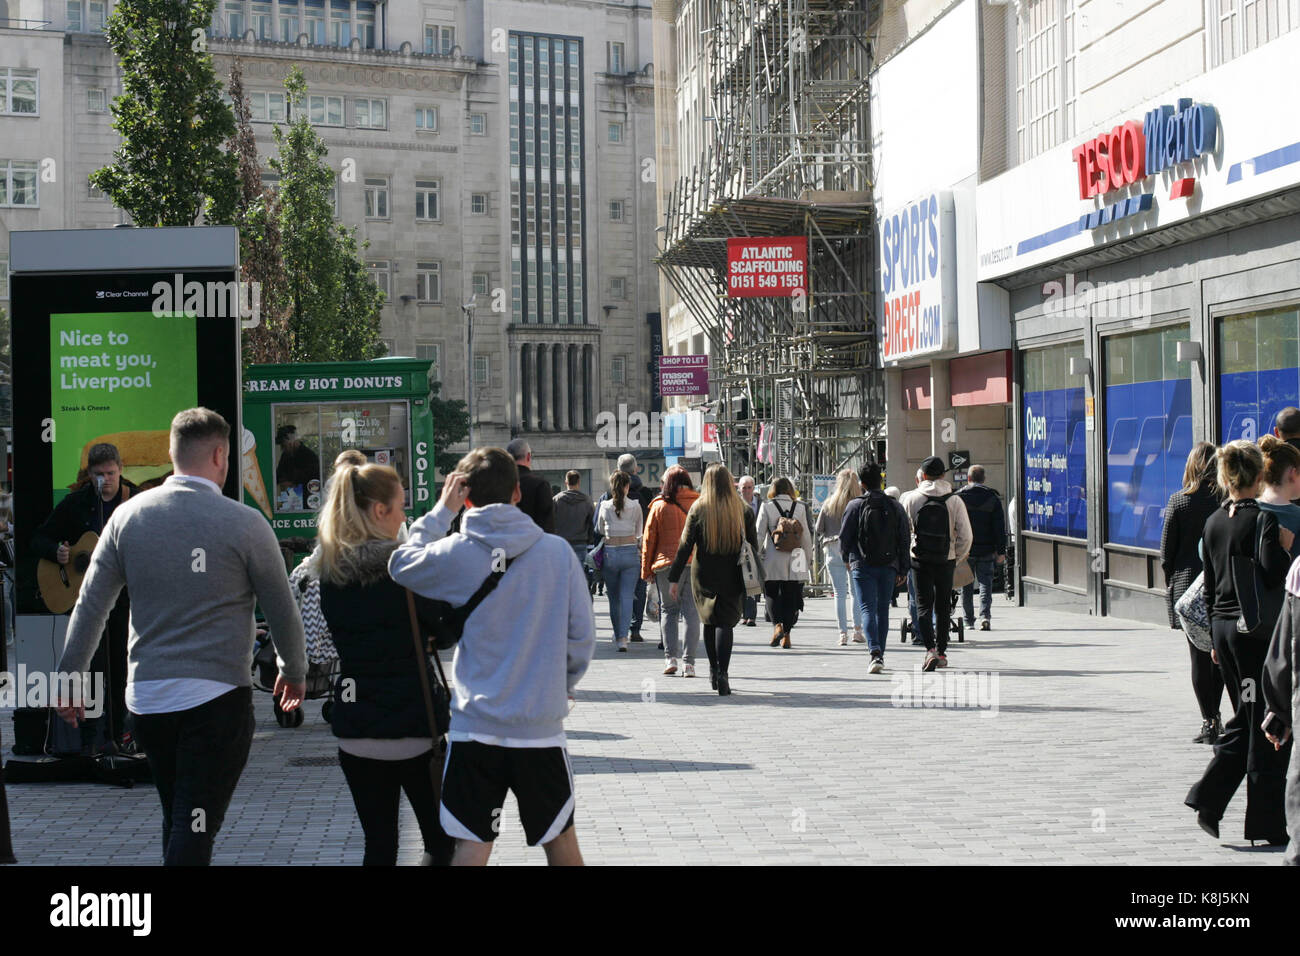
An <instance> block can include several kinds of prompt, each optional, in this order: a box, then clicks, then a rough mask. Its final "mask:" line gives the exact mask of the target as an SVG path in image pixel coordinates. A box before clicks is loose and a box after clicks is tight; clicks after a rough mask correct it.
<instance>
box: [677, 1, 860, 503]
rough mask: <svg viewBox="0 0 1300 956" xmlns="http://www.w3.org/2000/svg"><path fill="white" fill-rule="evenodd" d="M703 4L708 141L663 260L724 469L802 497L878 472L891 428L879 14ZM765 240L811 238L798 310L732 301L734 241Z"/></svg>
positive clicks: (834, 6) (829, 4)
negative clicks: (695, 340)
mask: <svg viewBox="0 0 1300 956" xmlns="http://www.w3.org/2000/svg"><path fill="white" fill-rule="evenodd" d="M703 3H704V4H705V5H706V8H707V10H708V12H709V16H708V17H707V22H709V23H711V24H712V27H711V28H710V30H709V31H708V32H707V33H706V37H705V40H704V47H705V51H706V53H705V56H706V60H705V62H707V77H706V81H705V87H706V89H707V94H706V95H707V98H708V106H709V108H710V110H711V113H712V115H711V116H707V117H705V118H704V119H705V125H706V127H708V128H710V129H709V133H708V134H707V140H708V141H707V142H706V144H705V146H704V148H703V150H702V155H701V157H700V159H699V161H698V162H697V163H696V164H695V165H694V167H693V168H692V169H691V170H690V171H689V172H686V173H685V174H684V175H682V176H681V177H680V178H679V179H678V180H677V182H676V184H675V185H674V187H673V189H672V192H671V194H670V196H669V198H668V202H667V207H666V216H665V223H664V235H663V245H662V249H661V252H660V255H659V256H658V258H657V260H656V261H657V263H658V265H659V267H660V269H661V271H662V273H663V275H664V276H665V278H666V279H667V281H668V282H669V284H670V285H671V286H672V288H673V290H674V291H675V292H676V294H677V295H678V296H679V297H680V299H681V302H682V304H683V306H684V307H685V308H686V309H687V310H688V311H689V312H690V314H691V315H692V316H693V318H694V319H695V321H696V322H697V323H698V324H699V326H700V328H701V329H702V330H703V331H704V333H705V334H706V335H707V336H708V338H709V341H710V345H711V349H710V351H711V354H712V356H713V368H712V370H711V379H712V381H713V382H714V383H716V385H717V388H718V396H717V397H718V401H717V403H716V406H715V411H716V418H717V421H718V425H719V428H718V431H719V441H720V445H721V451H722V455H723V460H724V461H726V462H727V463H728V464H729V466H730V467H731V468H732V469H733V470H734V471H736V472H737V473H738V474H739V473H744V472H749V473H751V474H754V475H755V476H756V477H757V478H759V479H760V480H768V479H770V478H772V477H775V476H777V475H787V476H789V477H791V478H793V479H794V480H795V481H796V483H797V484H798V485H799V486H800V488H801V490H802V491H803V492H804V493H808V492H810V491H811V483H812V476H813V475H816V474H833V473H834V472H835V471H837V470H838V469H839V468H842V467H844V466H845V465H847V464H849V463H850V462H859V463H860V462H862V461H865V460H869V459H873V458H875V456H876V444H875V443H876V441H878V440H879V439H880V437H881V435H882V433H883V428H884V421H885V409H884V388H883V379H882V372H881V370H880V369H881V363H880V357H879V351H878V336H877V330H876V323H875V318H874V296H873V291H872V290H873V281H872V280H873V256H872V243H873V235H874V226H873V221H872V209H871V203H870V189H871V137H870V128H869V103H868V73H869V69H870V59H871V50H870V43H869V41H868V36H869V24H870V23H871V22H874V19H875V15H876V13H877V12H878V11H877V9H876V3H875V0H870V2H869V0H703ZM764 236H803V237H805V238H806V239H807V243H808V272H807V276H808V288H807V290H806V295H805V296H801V297H796V298H729V297H728V295H727V287H726V271H727V240H728V239H729V238H739V237H747V238H753V237H764ZM769 436H770V438H771V439H772V440H771V446H770V447H771V454H770V455H768V454H763V455H762V460H760V458H759V454H758V443H759V439H760V437H763V438H767V437H769ZM767 447H768V446H767V444H766V443H765V444H764V448H765V449H766V448H767Z"/></svg>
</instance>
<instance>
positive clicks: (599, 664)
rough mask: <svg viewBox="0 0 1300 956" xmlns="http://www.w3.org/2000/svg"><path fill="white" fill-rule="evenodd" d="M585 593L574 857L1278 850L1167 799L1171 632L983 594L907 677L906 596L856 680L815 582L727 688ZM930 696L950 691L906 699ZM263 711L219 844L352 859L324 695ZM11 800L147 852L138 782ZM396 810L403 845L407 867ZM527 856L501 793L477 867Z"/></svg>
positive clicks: (748, 651) (32, 837)
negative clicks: (943, 656) (587, 614)
mask: <svg viewBox="0 0 1300 956" xmlns="http://www.w3.org/2000/svg"><path fill="white" fill-rule="evenodd" d="M900 603H904V602H900ZM596 610H597V620H598V624H599V626H600V630H599V638H600V643H599V646H598V648H597V651H596V657H595V659H594V660H593V662H592V665H591V669H590V670H589V671H588V673H587V676H586V678H585V679H584V680H583V682H582V684H581V685H580V687H579V690H578V701H577V704H576V706H575V708H574V710H573V712H572V715H571V717H570V719H569V722H568V728H569V731H568V736H569V746H570V752H571V754H572V758H573V769H574V773H575V775H576V782H577V797H578V804H577V825H578V831H579V840H580V843H581V846H582V849H583V851H584V854H585V856H586V860H587V862H588V863H589V864H647V863H649V864H657V863H664V864H728V863H740V864H745V863H785V864H824V863H855V864H858V863H886V864H913V863H920V864H933V863H949V864H962V863H973V864H978V863H1002V864H1043V863H1048V864H1055V863H1071V864H1090V863H1120V864H1225V865H1240V864H1254V865H1280V864H1281V861H1282V860H1281V850H1280V849H1279V850H1270V849H1265V848H1262V847H1261V848H1259V849H1251V847H1250V844H1249V843H1247V842H1246V841H1244V840H1242V839H1241V832H1242V814H1243V810H1244V796H1245V795H1244V792H1243V793H1240V794H1239V795H1238V799H1237V801H1235V802H1234V804H1233V805H1232V806H1231V807H1230V809H1229V811H1228V814H1227V816H1226V817H1225V818H1224V820H1223V823H1222V828H1221V832H1222V839H1221V840H1213V839H1211V838H1210V837H1208V836H1207V835H1206V834H1204V833H1203V832H1202V831H1201V830H1200V829H1198V828H1197V826H1196V824H1195V820H1194V817H1193V814H1192V812H1191V811H1190V810H1188V809H1186V808H1185V807H1184V806H1183V805H1182V801H1183V797H1184V795H1185V794H1186V792H1187V789H1188V787H1189V786H1190V785H1191V783H1192V782H1193V781H1194V780H1195V779H1196V777H1197V775H1198V774H1199V773H1200V772H1201V771H1202V770H1203V769H1204V767H1205V764H1206V761H1208V759H1209V757H1210V748H1208V747H1205V746H1199V745H1196V744H1193V743H1192V742H1191V738H1192V737H1193V736H1195V734H1196V732H1197V731H1198V729H1199V726H1200V718H1199V716H1198V714H1197V711H1196V707H1195V702H1194V699H1193V697H1192V691H1191V687H1190V681H1189V676H1188V659H1187V651H1186V649H1185V647H1184V638H1183V637H1182V635H1180V634H1177V633H1174V632H1171V631H1169V630H1167V629H1164V628H1157V627H1148V626H1145V625H1138V624H1132V623H1126V622H1123V621H1119V620H1116V619H1096V618H1090V617H1085V616H1079V615H1075V614H1065V613H1055V612H1052V611H1050V610H1043V609H1036V610H1028V609H1017V608H1012V607H1010V606H1009V605H1008V604H1007V603H1006V602H1005V601H1004V600H1003V599H1002V598H1001V597H998V598H997V600H996V602H995V604H994V615H995V618H994V626H995V630H993V631H992V632H990V633H987V634H981V633H970V634H969V635H968V638H967V640H966V642H965V643H964V644H959V643H954V644H953V645H952V647H951V649H950V651H949V659H950V661H951V666H950V667H949V668H948V670H947V671H940V672H938V673H937V674H936V675H920V674H919V671H918V670H916V668H917V667H918V666H919V664H920V661H921V657H922V653H923V651H922V649H921V648H919V647H913V646H912V645H911V644H901V643H899V640H898V621H899V620H900V619H901V615H902V614H903V613H905V612H904V610H903V609H901V608H900V609H898V610H895V611H894V612H893V613H892V615H891V618H892V623H893V625H894V627H893V631H892V633H891V640H890V644H889V648H888V652H887V655H886V664H887V668H888V669H887V670H886V672H885V673H884V674H881V675H869V674H868V673H867V664H868V661H869V655H868V652H867V649H866V646H865V645H850V646H849V647H847V648H841V647H838V646H837V643H838V634H837V632H836V630H835V626H834V619H833V610H832V606H831V602H830V600H829V599H814V598H809V599H808V601H807V608H806V610H805V613H804V616H803V618H802V620H801V621H800V623H799V625H798V626H797V627H796V628H795V631H794V638H793V640H794V647H793V648H792V649H791V650H781V649H772V648H769V647H768V645H767V640H766V638H765V637H764V634H765V633H766V634H767V635H769V636H770V633H771V631H770V627H769V628H766V629H765V628H764V626H763V625H762V623H761V622H760V625H759V626H758V627H754V628H739V629H738V630H737V635H738V644H737V648H736V651H735V655H734V657H733V660H732V664H731V678H732V685H733V688H734V693H733V694H732V696H731V697H730V698H719V697H718V696H717V695H716V694H715V693H713V692H711V691H710V689H709V682H708V664H707V661H706V660H705V657H704V654H703V647H702V646H701V648H700V657H699V663H698V667H699V671H700V676H699V677H698V678H696V679H693V680H688V679H685V678H681V677H665V676H663V675H662V674H661V673H660V672H661V671H662V669H663V661H662V654H661V652H660V651H658V650H657V649H656V647H655V643H656V641H657V639H658V631H657V626H656V625H655V624H654V623H653V622H647V626H646V629H645V631H644V636H645V638H646V643H643V644H633V645H632V647H631V651H630V652H629V653H627V654H620V653H617V652H616V651H615V650H614V647H613V645H612V642H611V641H610V639H609V638H610V630H609V618H608V615H607V613H606V604H605V601H604V599H603V598H598V599H597V603H596ZM981 675H982V677H981ZM932 678H933V679H932ZM935 681H940V682H943V685H942V687H940V686H939V684H938V683H936V682H935ZM932 685H933V686H932ZM939 699H943V700H944V702H945V703H947V704H949V706H945V707H938V706H920V705H922V704H927V703H929V704H937V702H938V700H939ZM907 703H912V704H916V705H917V706H900V705H902V704H907ZM960 703H966V704H973V705H977V706H965V707H958V706H951V704H960ZM256 706H257V712H258V718H259V719H258V730H257V735H256V738H255V739H254V742H253V752H252V756H251V758H250V761H249V765H248V767H247V769H246V770H245V771H244V775H243V778H242V780H241V782H240V785H239V789H238V790H237V791H236V794H235V798H234V801H233V803H232V805H231V808H230V812H229V814H228V816H227V818H226V823H225V827H224V829H223V830H222V833H221V836H220V838H219V839H218V842H217V848H216V853H215V856H214V861H213V862H214V863H220V864H290V863H291V864H298V865H310V864H349V865H355V864H359V863H360V862H361V855H362V835H361V830H360V826H359V824H358V823H357V819H356V814H355V812H354V810H353V806H352V800H351V797H350V795H349V793H348V790H347V787H346V785H345V784H344V781H343V775H342V773H341V772H340V770H339V767H338V763H337V759H336V755H337V750H336V748H335V746H334V738H333V736H332V735H331V734H330V732H329V728H328V726H327V725H326V724H325V723H324V722H323V721H322V719H321V717H320V707H321V704H320V702H319V701H313V702H309V703H308V704H307V719H306V721H305V722H304V724H303V725H302V726H301V727H300V728H298V729H296V730H286V729H281V728H280V727H278V726H276V723H275V720H274V717H273V715H272V711H271V701H270V697H269V696H268V695H266V694H257V695H256ZM1224 708H1225V710H1227V709H1228V703H1227V701H1226V699H1225V701H1224ZM3 720H4V722H5V729H6V733H5V739H6V743H9V742H11V741H12V733H11V727H12V724H11V721H10V717H9V715H8V714H7V713H6V714H4V715H3ZM9 800H10V806H11V813H12V816H13V825H14V843H15V852H16V853H17V855H18V858H19V860H20V861H21V862H22V863H42V864H153V863H156V862H158V861H159V859H160V855H161V850H160V846H161V841H160V839H159V830H160V825H161V813H160V811H159V807H158V802H157V795H156V793H155V791H154V790H153V788H152V787H150V786H139V787H136V788H135V789H132V790H126V789H117V788H111V787H106V786H92V785H80V784H77V785H60V786H53V785H41V786H37V785H11V786H10V787H9ZM403 813H404V816H403V822H402V854H401V862H414V861H415V860H416V859H418V856H419V852H420V845H419V834H418V831H417V829H416V827H415V820H414V817H413V816H412V815H411V813H410V811H409V808H406V807H405V805H404V809H403ZM543 859H544V858H543V854H542V852H541V851H540V850H539V849H532V848H529V847H527V846H526V845H525V844H524V839H523V833H522V830H521V828H520V826H519V822H518V815H517V813H516V810H515V806H514V802H513V798H511V799H510V800H509V801H508V804H507V806H506V808H505V809H504V811H503V815H502V827H501V836H500V838H499V839H498V841H497V849H496V851H495V853H494V855H493V862H495V863H503V864H505V863H510V864H520V863H527V864H541V863H542V862H543Z"/></svg>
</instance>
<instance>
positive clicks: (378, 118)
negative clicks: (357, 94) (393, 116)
mask: <svg viewBox="0 0 1300 956" xmlns="http://www.w3.org/2000/svg"><path fill="white" fill-rule="evenodd" d="M352 116H353V119H354V121H355V122H356V125H357V128H358V129H387V128H388V101H387V100H374V99H362V98H358V99H355V100H353V101H352Z"/></svg>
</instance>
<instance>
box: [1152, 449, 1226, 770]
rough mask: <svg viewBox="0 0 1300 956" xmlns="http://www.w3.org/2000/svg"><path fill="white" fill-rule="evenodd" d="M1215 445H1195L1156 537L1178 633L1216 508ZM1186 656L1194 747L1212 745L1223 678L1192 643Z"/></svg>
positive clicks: (1207, 655)
mask: <svg viewBox="0 0 1300 956" xmlns="http://www.w3.org/2000/svg"><path fill="white" fill-rule="evenodd" d="M1214 471H1215V460H1214V445H1212V444H1211V443H1210V442H1208V441H1203V442H1200V443H1198V444H1197V446H1196V447H1195V448H1193V449H1192V451H1191V454H1189V455H1188V456H1187V467H1186V468H1185V469H1184V470H1183V487H1182V488H1181V489H1180V490H1179V491H1176V492H1174V493H1173V495H1172V496H1170V498H1169V505H1168V507H1167V508H1166V509H1165V526H1164V530H1163V531H1162V532H1161V535H1160V565H1161V567H1162V568H1164V572H1165V585H1166V587H1167V589H1168V590H1167V592H1166V598H1167V600H1168V602H1169V626H1170V627H1172V628H1174V629H1175V630H1182V625H1181V624H1179V622H1178V615H1177V614H1175V613H1174V605H1175V604H1177V603H1178V599H1179V598H1181V597H1182V596H1183V592H1185V591H1186V590H1187V589H1188V588H1189V587H1191V584H1192V582H1193V581H1195V580H1196V576H1197V575H1198V574H1200V573H1201V568H1202V563H1201V555H1200V551H1199V548H1200V544H1201V533H1202V532H1203V531H1204V530H1205V522H1206V521H1207V520H1209V517H1210V515H1212V514H1214V512H1215V510H1216V509H1217V508H1218V507H1219V491H1218V487H1217V486H1216V485H1215V483H1214ZM1187 650H1188V651H1189V652H1190V654H1191V657H1192V691H1193V693H1195V694H1196V703H1197V705H1198V706H1199V707H1200V710H1201V732H1200V733H1199V734H1197V736H1196V737H1195V738H1194V740H1193V743H1198V744H1212V743H1214V742H1215V741H1216V740H1218V739H1219V735H1220V734H1222V733H1223V721H1222V719H1220V717H1219V705H1220V702H1221V701H1222V700H1223V672H1222V671H1221V670H1219V665H1218V664H1216V663H1214V661H1213V660H1212V659H1211V657H1210V652H1209V651H1203V650H1201V649H1200V648H1198V647H1197V646H1196V645H1195V644H1193V643H1192V642H1191V641H1188V642H1187Z"/></svg>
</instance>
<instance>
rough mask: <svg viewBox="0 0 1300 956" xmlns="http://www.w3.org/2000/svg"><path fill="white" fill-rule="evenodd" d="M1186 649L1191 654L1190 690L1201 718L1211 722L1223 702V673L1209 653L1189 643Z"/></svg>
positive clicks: (1217, 714)
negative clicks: (1194, 696) (1194, 697)
mask: <svg viewBox="0 0 1300 956" xmlns="http://www.w3.org/2000/svg"><path fill="white" fill-rule="evenodd" d="M1187 649H1188V650H1189V651H1191V652H1192V690H1193V691H1194V692H1195V693H1196V703H1197V705H1198V706H1199V707H1200V708H1201V718H1202V719H1204V720H1213V719H1214V718H1215V717H1217V716H1219V705H1220V704H1221V703H1222V702H1223V671H1222V670H1220V668H1219V665H1218V664H1216V663H1214V659H1213V658H1212V657H1210V652H1209V651H1203V650H1201V649H1200V648H1198V647H1197V646H1196V645H1195V644H1193V643H1192V642H1191V641H1188V642H1187Z"/></svg>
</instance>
